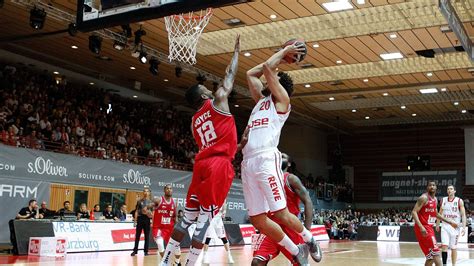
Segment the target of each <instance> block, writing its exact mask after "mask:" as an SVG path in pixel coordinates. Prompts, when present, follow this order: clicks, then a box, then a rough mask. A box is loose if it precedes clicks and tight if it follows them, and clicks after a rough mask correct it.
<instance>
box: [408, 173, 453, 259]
mask: <svg viewBox="0 0 474 266" xmlns="http://www.w3.org/2000/svg"><path fill="white" fill-rule="evenodd" d="M426 190H427V192H426V193H423V195H421V196H420V197H419V198H418V201H417V202H416V205H415V207H414V208H413V211H412V212H411V213H412V215H413V220H415V224H416V225H415V235H416V238H417V239H418V243H419V244H420V248H421V250H422V251H423V253H424V254H425V257H426V261H425V266H428V265H429V266H431V265H433V263H434V264H435V265H436V266H441V265H442V262H441V258H440V250H439V247H438V245H437V243H436V237H435V233H434V230H433V225H434V224H435V222H436V220H437V219H439V220H441V221H443V222H445V223H448V224H451V226H452V227H453V228H457V227H458V224H457V223H456V222H454V221H452V220H448V219H446V218H444V217H443V216H442V215H440V214H439V213H438V209H437V199H436V182H435V181H429V182H428V186H427V188H426Z"/></svg>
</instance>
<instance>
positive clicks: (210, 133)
mask: <svg viewBox="0 0 474 266" xmlns="http://www.w3.org/2000/svg"><path fill="white" fill-rule="evenodd" d="M197 133H198V134H199V137H200V138H201V144H202V146H207V145H208V144H209V143H210V142H211V141H213V140H215V139H217V135H216V131H215V130H214V125H213V124H212V121H206V122H204V123H203V124H202V126H200V127H199V128H198V129H197Z"/></svg>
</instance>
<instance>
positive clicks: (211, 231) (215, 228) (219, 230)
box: [205, 215, 226, 238]
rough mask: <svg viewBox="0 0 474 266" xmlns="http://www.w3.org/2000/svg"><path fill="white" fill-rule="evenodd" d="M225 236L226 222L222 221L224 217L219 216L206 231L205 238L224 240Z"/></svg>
mask: <svg viewBox="0 0 474 266" xmlns="http://www.w3.org/2000/svg"><path fill="white" fill-rule="evenodd" d="M224 237H226V235H225V228H224V222H223V221H222V216H220V215H218V216H216V217H214V219H212V221H211V224H210V225H209V228H207V231H206V237H205V238H224Z"/></svg>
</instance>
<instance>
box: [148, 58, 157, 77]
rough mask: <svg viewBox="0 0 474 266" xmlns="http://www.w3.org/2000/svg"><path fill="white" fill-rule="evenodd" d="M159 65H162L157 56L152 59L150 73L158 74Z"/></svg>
mask: <svg viewBox="0 0 474 266" xmlns="http://www.w3.org/2000/svg"><path fill="white" fill-rule="evenodd" d="M158 65H160V61H158V59H156V58H155V57H153V58H151V59H150V68H148V70H150V73H151V74H153V75H154V76H158Z"/></svg>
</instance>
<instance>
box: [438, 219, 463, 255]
mask: <svg viewBox="0 0 474 266" xmlns="http://www.w3.org/2000/svg"><path fill="white" fill-rule="evenodd" d="M459 233H460V229H459V228H457V229H454V228H453V227H452V226H451V225H449V224H446V223H443V225H442V226H441V244H442V245H443V246H448V247H449V248H450V249H456V248H457V244H458V238H459Z"/></svg>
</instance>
